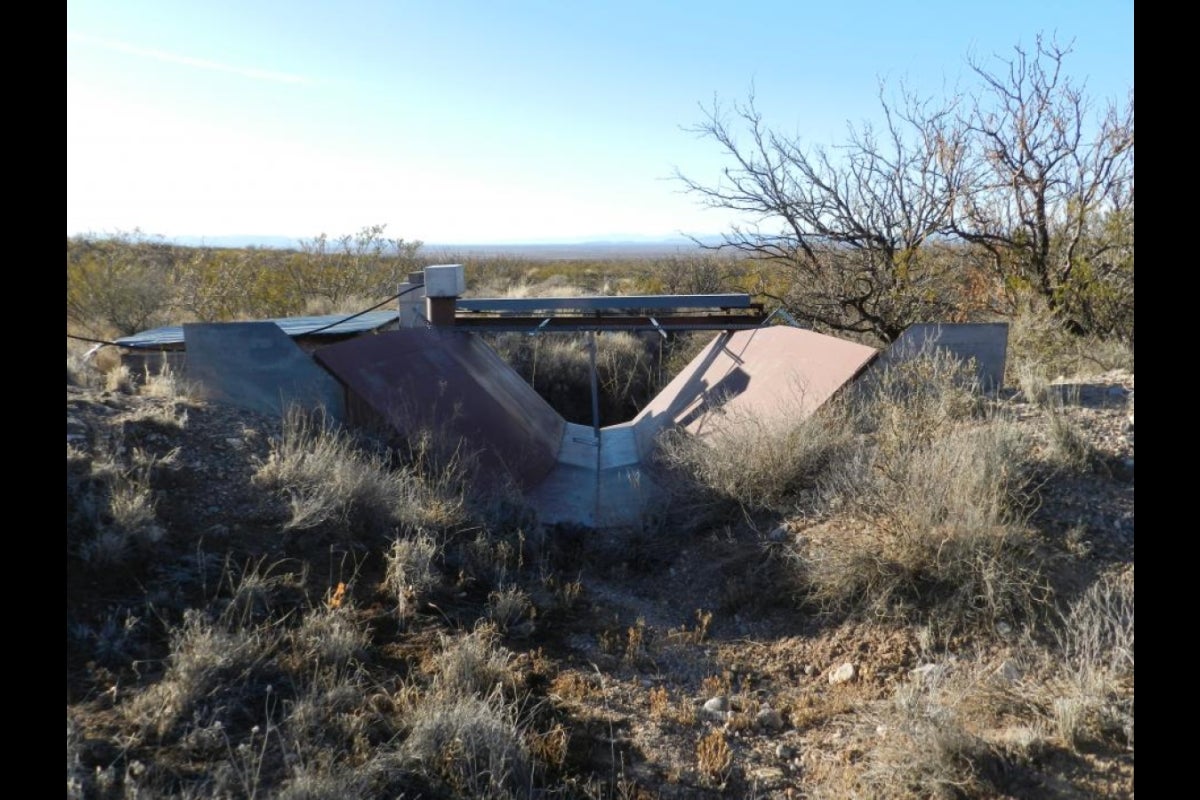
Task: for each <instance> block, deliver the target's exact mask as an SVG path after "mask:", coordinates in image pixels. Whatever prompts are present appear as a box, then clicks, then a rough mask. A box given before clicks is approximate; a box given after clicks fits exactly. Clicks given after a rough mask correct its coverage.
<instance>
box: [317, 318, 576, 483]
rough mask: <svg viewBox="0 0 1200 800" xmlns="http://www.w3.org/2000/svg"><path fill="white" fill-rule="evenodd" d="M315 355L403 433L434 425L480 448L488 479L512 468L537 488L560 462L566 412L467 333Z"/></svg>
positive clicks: (339, 347) (369, 342)
mask: <svg viewBox="0 0 1200 800" xmlns="http://www.w3.org/2000/svg"><path fill="white" fill-rule="evenodd" d="M315 357H316V359H317V361H318V362H320V363H321V364H322V365H323V366H325V367H326V368H327V369H328V370H329V371H330V372H332V373H333V374H334V375H335V376H337V378H338V379H339V380H340V381H342V383H343V384H345V385H346V386H347V387H348V389H349V390H350V392H351V393H352V394H353V395H354V396H356V397H357V398H359V399H361V401H363V402H365V403H366V405H367V406H369V407H370V408H371V409H373V411H374V412H375V413H376V414H377V415H379V416H380V417H382V418H383V419H384V420H385V421H387V422H388V423H389V424H390V425H391V426H392V427H393V428H395V429H396V430H397V431H399V432H400V433H402V434H406V435H411V434H413V433H415V432H417V431H418V430H422V429H426V428H428V429H431V430H433V431H435V432H436V433H438V434H440V435H444V436H447V437H448V438H450V439H451V440H454V441H457V440H461V441H462V442H463V444H464V445H465V446H466V448H467V449H469V450H475V451H478V453H479V456H480V459H481V463H482V465H483V466H484V468H485V471H484V474H483V475H482V476H481V477H483V478H484V479H485V480H488V481H495V480H499V479H500V478H501V477H502V475H501V473H507V474H511V475H512V476H513V477H514V478H515V479H516V480H517V482H518V483H519V484H521V485H522V486H524V487H530V486H533V485H534V484H536V483H537V482H538V481H540V480H541V479H542V478H544V477H545V475H546V474H547V473H548V472H549V471H550V469H551V468H552V467H553V466H554V464H555V462H556V460H557V457H558V449H559V444H560V438H561V435H562V431H563V428H564V427H565V424H566V423H565V422H564V421H563V419H562V417H560V416H559V415H558V412H556V411H555V410H554V409H553V408H551V407H550V406H549V405H548V404H547V403H546V401H545V400H543V399H542V398H541V397H540V396H539V395H538V394H537V392H535V391H534V390H533V388H532V387H530V386H529V384H527V383H526V382H525V381H524V380H522V379H521V376H520V375H518V374H517V373H516V372H515V371H513V369H512V368H511V367H510V366H508V364H506V363H505V362H504V361H503V360H502V359H501V358H500V357H499V356H498V355H496V353H495V352H494V351H493V350H492V349H491V348H490V347H488V345H487V344H486V343H484V342H482V341H480V340H479V339H477V338H476V337H474V336H472V335H470V334H468V333H461V332H455V331H438V330H420V329H412V330H400V331H391V332H388V333H382V334H379V335H378V336H368V337H360V338H358V339H352V340H350V341H346V342H341V343H339V344H335V345H330V346H328V347H323V348H321V349H320V350H318V351H317V352H316V353H315ZM489 473H490V474H489Z"/></svg>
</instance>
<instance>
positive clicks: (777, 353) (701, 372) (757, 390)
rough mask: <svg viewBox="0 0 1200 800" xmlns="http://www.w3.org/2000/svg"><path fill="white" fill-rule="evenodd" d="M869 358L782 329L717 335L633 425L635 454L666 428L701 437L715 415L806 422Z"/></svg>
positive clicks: (828, 339)
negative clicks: (796, 418)
mask: <svg viewBox="0 0 1200 800" xmlns="http://www.w3.org/2000/svg"><path fill="white" fill-rule="evenodd" d="M876 354H877V351H876V350H875V348H873V347H867V346H865V345H860V344H856V343H854V342H847V341H844V340H842V339H837V338H834V337H832V336H825V335H823V334H819V333H815V332H813V331H809V330H803V329H800V328H793V327H789V326H785V325H777V326H774V327H769V328H760V329H758V330H753V331H736V332H733V333H722V334H719V335H718V336H716V337H715V338H714V339H713V340H712V341H711V342H709V344H708V346H707V347H705V348H704V350H702V351H701V352H700V354H699V355H697V356H696V357H695V358H694V359H693V360H692V361H691V363H690V364H688V365H687V366H686V367H684V368H683V370H682V371H680V373H679V374H678V375H676V376H675V378H674V380H672V381H671V382H670V383H669V384H667V386H666V387H665V388H664V389H663V390H662V391H661V392H659V394H658V395H657V396H656V397H655V398H654V399H653V400H651V401H650V403H648V404H647V405H646V407H645V408H644V409H642V412H641V413H640V414H638V416H637V417H636V418H635V419H634V421H633V423H634V428H635V430H636V432H637V440H638V450H639V452H640V453H641V454H642V456H643V458H644V457H645V456H646V455H647V454H648V452H649V450H650V448H651V447H652V446H653V439H654V437H655V436H656V435H657V434H658V433H659V432H660V431H662V430H663V429H664V428H666V427H669V426H681V427H684V428H686V429H687V430H689V431H691V432H692V433H694V434H703V432H704V431H705V428H706V426H707V425H709V424H710V423H711V421H712V420H713V419H714V418H715V415H716V414H717V413H718V412H719V411H720V412H723V414H722V416H724V417H725V418H727V419H728V418H733V419H736V418H737V417H738V415H746V416H752V417H757V418H769V417H773V416H778V415H782V414H786V415H789V416H799V417H801V418H803V417H806V416H808V415H810V414H812V412H813V411H815V410H816V409H818V408H820V407H821V405H823V404H824V403H825V402H827V401H828V400H829V398H830V397H832V396H833V394H834V393H835V392H836V391H837V390H838V389H840V388H841V387H842V386H844V385H845V384H846V383H848V382H850V381H851V380H852V379H853V378H854V377H855V376H856V375H857V374H858V373H859V372H860V371H861V370H862V369H863V368H864V367H865V366H866V365H867V364H868V363H870V361H871V360H872V359H873V358H875V356H876Z"/></svg>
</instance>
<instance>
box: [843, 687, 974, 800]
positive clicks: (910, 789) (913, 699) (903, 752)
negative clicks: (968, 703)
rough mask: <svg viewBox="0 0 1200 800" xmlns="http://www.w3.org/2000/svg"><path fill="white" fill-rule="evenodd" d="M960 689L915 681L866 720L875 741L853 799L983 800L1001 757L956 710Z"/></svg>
mask: <svg viewBox="0 0 1200 800" xmlns="http://www.w3.org/2000/svg"><path fill="white" fill-rule="evenodd" d="M960 693H961V692H960V690H953V689H950V688H948V687H945V686H940V685H937V684H936V683H935V684H934V685H927V684H926V683H923V682H920V681H917V682H909V683H904V684H901V685H900V686H899V687H898V688H897V689H896V691H895V692H894V694H893V696H892V697H891V698H889V699H886V700H884V701H881V702H880V703H879V704H877V705H876V706H875V707H874V708H873V709H871V710H870V711H869V712H868V713H867V714H866V717H867V719H868V721H869V724H870V727H871V728H872V729H873V730H872V733H873V734H874V738H875V741H874V742H873V744H872V747H871V748H870V750H869V752H868V755H867V758H866V762H865V764H864V765H863V767H862V769H861V772H860V774H859V780H860V783H859V785H858V786H857V787H856V791H855V792H854V794H856V795H857V794H859V793H862V794H864V795H866V796H870V797H884V796H886V797H896V798H912V799H913V800H916V799H917V798H943V797H944V798H953V797H980V796H987V795H988V793H989V792H993V791H995V790H996V789H997V787H996V786H995V784H994V783H993V782H992V780H991V777H992V773H993V772H995V769H994V768H993V764H994V763H996V762H997V761H998V756H997V754H996V753H994V752H993V751H992V749H991V748H990V745H989V744H988V743H987V742H986V741H985V740H983V739H981V738H980V737H978V736H976V735H975V734H973V733H971V732H970V729H969V728H968V726H967V724H966V720H965V719H963V714H962V712H961V709H960V708H959V707H958V705H959V702H958V700H959V698H958V695H959V694H960Z"/></svg>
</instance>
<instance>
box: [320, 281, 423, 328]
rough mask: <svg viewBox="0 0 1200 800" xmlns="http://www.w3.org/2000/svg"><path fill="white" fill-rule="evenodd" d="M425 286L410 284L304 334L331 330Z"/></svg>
mask: <svg viewBox="0 0 1200 800" xmlns="http://www.w3.org/2000/svg"><path fill="white" fill-rule="evenodd" d="M424 288H425V284H423V283H418V284H417V285H415V286H410V287H408V288H407V289H405V290H404V291H403V292H400V293H399V294H394V295H392V296H391V297H389V298H388V299H387V300H384V301H383V302H381V303H376V304H375V305H373V306H371V307H370V308H368V309H366V310H364V311H360V312H358V313H357V314H351V315H350V316H348V317H346V318H345V319H339V320H337V321H336V322H331V323H329V324H328V325H325V326H323V327H320V328H317V329H316V330H315V331H307V332H305V334H304V335H305V336H312V335H313V334H314V333H320V332H321V331H325V330H329V329H330V328H332V327H334V326H335V325H341V324H342V323H343V322H349V321H350V320H352V319H354V318H355V317H361V316H362V315H363V314H366V313H368V312H370V311H374V310H375V309H377V308H379V307H380V306H385V305H387V304H388V303H390V302H392V301H393V300H399V299H400V298H401V297H404V295H406V294H408V293H409V292H415V291H416V290H417V289H424Z"/></svg>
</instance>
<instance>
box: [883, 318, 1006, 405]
mask: <svg viewBox="0 0 1200 800" xmlns="http://www.w3.org/2000/svg"><path fill="white" fill-rule="evenodd" d="M934 349H936V350H943V351H947V352H949V353H951V354H953V355H954V356H955V357H957V358H960V359H962V360H963V361H969V360H972V359H973V360H974V361H975V377H976V379H977V380H978V381H979V386H980V388H982V389H983V390H984V391H985V392H994V391H996V390H997V389H1000V388H1002V387H1003V386H1004V366H1005V361H1006V360H1007V357H1008V323H1007V322H965V323H930V324H923V325H910V326H909V327H908V328H906V329H905V331H904V333H902V334H900V337H899V338H898V339H896V341H894V342H892V346H891V347H889V348H888V349H887V351H885V352H884V353H883V355H881V356H880V357H879V359H878V360H877V361H876V362H875V364H874V365H873V366H872V371H874V370H875V369H882V368H886V367H887V366H888V365H889V364H895V363H899V362H901V361H907V360H909V359H911V358H914V357H916V356H918V355H920V354H921V353H923V352H927V351H931V350H934Z"/></svg>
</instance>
